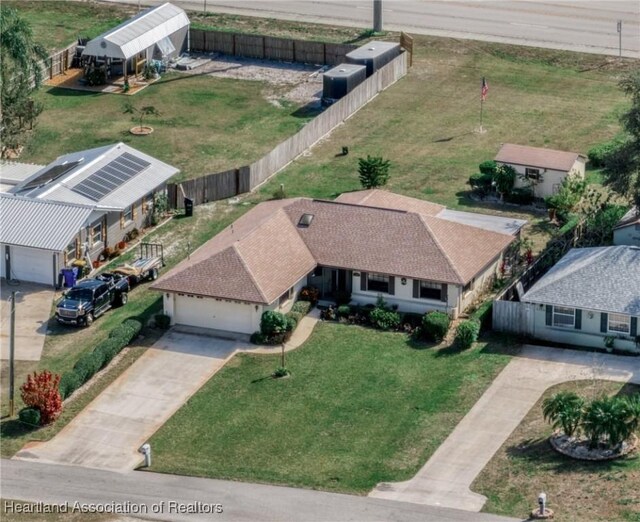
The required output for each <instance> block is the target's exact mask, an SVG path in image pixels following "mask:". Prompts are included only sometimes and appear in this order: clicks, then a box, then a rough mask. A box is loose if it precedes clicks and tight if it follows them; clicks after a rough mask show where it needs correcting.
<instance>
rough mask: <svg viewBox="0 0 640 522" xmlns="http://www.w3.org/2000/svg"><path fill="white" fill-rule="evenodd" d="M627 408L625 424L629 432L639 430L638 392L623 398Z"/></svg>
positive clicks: (639, 407) (639, 395) (639, 397)
mask: <svg viewBox="0 0 640 522" xmlns="http://www.w3.org/2000/svg"><path fill="white" fill-rule="evenodd" d="M623 400H624V403H625V406H626V408H627V426H628V427H629V431H630V433H635V432H636V431H638V430H640V393H634V394H633V395H629V396H627V397H625V398H624V399H623Z"/></svg>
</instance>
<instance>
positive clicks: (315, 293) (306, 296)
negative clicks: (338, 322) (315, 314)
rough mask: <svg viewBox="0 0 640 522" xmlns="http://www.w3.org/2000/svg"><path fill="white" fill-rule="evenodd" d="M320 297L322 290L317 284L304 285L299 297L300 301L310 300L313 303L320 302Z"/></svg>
mask: <svg viewBox="0 0 640 522" xmlns="http://www.w3.org/2000/svg"><path fill="white" fill-rule="evenodd" d="M319 297H320V290H318V289H317V288H316V287H315V286H304V287H302V290H300V295H299V296H298V299H299V300H300V301H309V302H310V303H311V304H313V305H315V304H316V303H317V302H318V298H319Z"/></svg>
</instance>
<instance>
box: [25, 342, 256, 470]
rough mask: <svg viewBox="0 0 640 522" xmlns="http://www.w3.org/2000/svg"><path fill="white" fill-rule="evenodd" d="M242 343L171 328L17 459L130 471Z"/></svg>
mask: <svg viewBox="0 0 640 522" xmlns="http://www.w3.org/2000/svg"><path fill="white" fill-rule="evenodd" d="M246 348H247V346H246V345H244V344H243V343H241V342H239V341H234V340H229V339H217V338H213V337H209V336H203V335H193V334H186V333H181V332H176V331H173V330H170V331H169V332H167V334H165V335H164V336H163V337H162V338H161V339H159V340H158V341H157V342H156V343H155V344H154V345H153V346H152V347H151V348H149V349H148V350H147V351H146V352H145V353H144V354H143V355H142V356H141V357H140V358H139V359H138V360H137V361H136V362H135V363H134V364H133V365H132V366H131V367H130V368H129V369H128V370H127V371H125V372H124V373H123V374H122V375H121V376H120V377H118V379H116V380H115V381H114V382H113V383H112V384H111V385H110V386H109V387H108V388H107V389H106V390H104V391H103V392H102V393H101V394H100V395H99V396H98V397H96V399H94V401H93V402H91V403H90V404H89V405H88V406H87V407H86V408H85V409H84V410H83V411H82V412H81V413H80V414H79V415H78V416H77V417H76V418H75V419H73V420H72V421H71V422H70V423H69V424H68V425H67V426H66V427H65V428H64V429H63V430H62V431H61V432H60V433H58V435H56V436H55V437H54V438H53V439H51V440H50V441H47V442H43V443H41V444H38V445H30V446H29V447H25V448H23V449H22V450H21V451H20V452H18V454H17V455H16V456H15V457H14V458H16V459H20V460H33V461H37V462H46V463H57V464H68V465H76V466H83V467H89V468H100V469H108V470H114V471H129V470H132V469H134V468H135V467H136V466H137V465H138V464H139V463H140V462H141V460H142V456H141V455H140V454H139V453H138V452H137V450H138V448H139V447H140V446H141V445H142V444H143V443H145V442H146V441H147V440H148V439H149V437H151V435H153V433H155V432H156V430H158V428H160V426H162V425H163V424H164V423H165V422H166V421H167V420H168V419H169V418H170V417H171V416H172V415H173V414H174V413H175V412H176V411H177V410H178V409H179V408H180V407H181V406H182V405H183V404H184V403H185V402H186V401H187V400H188V399H189V397H191V395H193V394H194V393H195V392H196V391H198V389H200V387H201V386H202V385H203V384H204V383H205V382H207V381H208V380H209V379H210V378H211V376H213V374H215V373H216V372H217V371H218V370H219V369H220V368H222V366H224V364H225V362H226V361H227V360H229V358H230V357H232V356H233V354H235V353H236V351H238V350H241V349H246Z"/></svg>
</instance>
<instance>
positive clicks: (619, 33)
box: [618, 20, 622, 58]
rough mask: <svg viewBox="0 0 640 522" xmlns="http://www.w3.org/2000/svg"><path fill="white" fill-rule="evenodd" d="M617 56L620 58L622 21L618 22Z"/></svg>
mask: <svg viewBox="0 0 640 522" xmlns="http://www.w3.org/2000/svg"><path fill="white" fill-rule="evenodd" d="M618 49H619V51H618V56H619V57H620V58H622V20H618Z"/></svg>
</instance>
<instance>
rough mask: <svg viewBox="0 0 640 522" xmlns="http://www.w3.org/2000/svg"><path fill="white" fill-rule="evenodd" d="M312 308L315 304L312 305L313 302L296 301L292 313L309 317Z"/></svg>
mask: <svg viewBox="0 0 640 522" xmlns="http://www.w3.org/2000/svg"><path fill="white" fill-rule="evenodd" d="M311 308H313V304H312V303H311V301H296V302H295V303H293V306H292V307H291V311H292V312H296V313H298V314H302V315H307V314H308V313H309V311H310V310H311Z"/></svg>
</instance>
